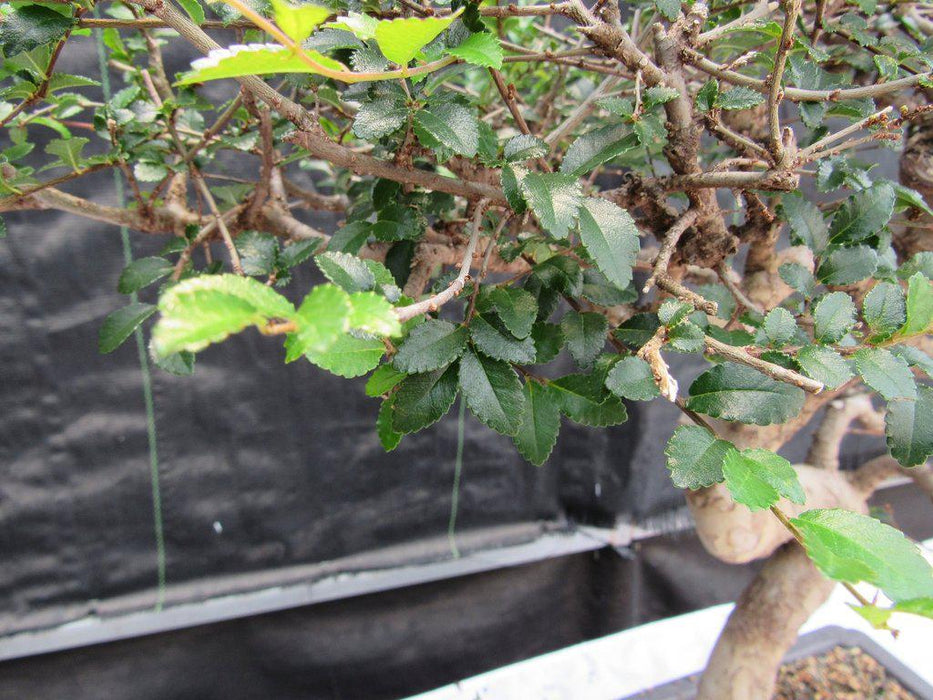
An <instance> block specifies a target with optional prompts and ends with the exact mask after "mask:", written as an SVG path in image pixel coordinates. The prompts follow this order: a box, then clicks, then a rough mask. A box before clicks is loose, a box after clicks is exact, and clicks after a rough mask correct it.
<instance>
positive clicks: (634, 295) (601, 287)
mask: <svg viewBox="0 0 933 700" xmlns="http://www.w3.org/2000/svg"><path fill="white" fill-rule="evenodd" d="M580 294H581V295H582V296H583V298H584V299H586V300H587V301H591V302H593V303H594V304H596V305H597V306H603V307H611V306H619V305H620V304H631V303H632V302H634V301H636V300H637V299H638V290H637V289H635V285H634V284H632V283H629V284H628V286H626V287H625V288H621V287H618V286H617V285H615V284H613V283H612V282H610V281H609V280H608V279H607V278H606V276H605V275H604V274H603V273H602V272H600V271H599V270H597V269H596V268H595V267H588V268H587V269H585V270H584V271H583V287H582V288H581V289H580Z"/></svg>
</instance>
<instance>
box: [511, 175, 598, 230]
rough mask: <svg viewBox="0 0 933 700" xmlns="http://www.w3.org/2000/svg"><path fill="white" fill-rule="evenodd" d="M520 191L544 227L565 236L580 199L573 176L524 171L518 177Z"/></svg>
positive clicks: (574, 216) (571, 224)
mask: <svg viewBox="0 0 933 700" xmlns="http://www.w3.org/2000/svg"><path fill="white" fill-rule="evenodd" d="M521 191H522V193H524V195H525V200H526V201H527V202H528V206H530V207H531V210H532V211H533V212H534V214H535V216H536V217H538V221H540V222H541V225H542V226H543V227H544V228H545V230H546V231H547V232H548V233H550V234H551V235H552V236H554V237H555V238H566V237H567V232H568V231H569V230H570V227H571V226H573V223H574V221H576V219H577V211H578V210H579V209H580V203H581V201H582V200H583V192H582V191H581V189H580V185H579V184H578V183H577V181H576V178H573V177H570V176H567V175H561V174H559V173H543V174H542V173H528V174H527V175H525V177H524V178H523V179H522V181H521Z"/></svg>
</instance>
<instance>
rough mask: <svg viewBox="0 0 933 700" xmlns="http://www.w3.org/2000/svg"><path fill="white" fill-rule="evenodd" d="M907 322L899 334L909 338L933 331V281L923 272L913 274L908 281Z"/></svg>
mask: <svg viewBox="0 0 933 700" xmlns="http://www.w3.org/2000/svg"><path fill="white" fill-rule="evenodd" d="M906 311H907V322H906V323H905V324H904V327H903V328H901V329H900V330H899V331H898V336H900V337H903V338H909V337H910V336H913V335H919V334H921V333H929V332H931V331H933V282H931V281H930V280H928V279H927V278H926V277H925V276H924V274H923V273H922V272H916V273H914V274H913V275H911V277H910V279H909V280H908V281H907V307H906Z"/></svg>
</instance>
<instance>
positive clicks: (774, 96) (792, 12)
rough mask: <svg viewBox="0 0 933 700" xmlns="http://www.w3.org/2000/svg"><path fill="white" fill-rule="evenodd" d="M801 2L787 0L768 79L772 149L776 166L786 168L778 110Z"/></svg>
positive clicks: (769, 125)
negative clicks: (785, 67) (772, 67)
mask: <svg viewBox="0 0 933 700" xmlns="http://www.w3.org/2000/svg"><path fill="white" fill-rule="evenodd" d="M800 4H801V0H785V3H784V27H783V29H782V30H781V38H780V40H779V41H778V46H777V52H776V53H775V55H774V70H773V71H772V72H771V75H770V76H769V77H768V81H767V82H768V86H769V91H768V129H769V131H770V144H769V145H770V147H771V153H772V155H773V156H774V164H775V165H776V166H778V167H779V168H780V167H785V166H786V163H785V161H786V159H787V153H786V152H785V150H784V143H783V139H782V137H781V119H780V115H779V114H778V110H779V109H780V106H781V98H782V96H783V91H782V90H781V80H782V78H783V77H784V66H785V64H786V63H787V52H788V51H790V50H791V48H792V47H793V45H794V27H795V25H796V24H797V15H799V14H800Z"/></svg>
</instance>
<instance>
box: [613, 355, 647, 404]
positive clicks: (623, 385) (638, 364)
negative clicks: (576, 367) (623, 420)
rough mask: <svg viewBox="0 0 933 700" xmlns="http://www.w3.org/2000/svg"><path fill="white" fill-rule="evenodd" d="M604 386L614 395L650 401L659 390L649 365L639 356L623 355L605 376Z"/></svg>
mask: <svg viewBox="0 0 933 700" xmlns="http://www.w3.org/2000/svg"><path fill="white" fill-rule="evenodd" d="M606 388H607V389H609V391H611V392H612V393H613V394H615V395H616V396H621V397H622V398H623V399H631V400H632V401H650V400H651V399H653V398H654V397H656V396H658V395H659V394H660V393H661V392H660V391H659V390H658V385H657V383H656V382H655V381H654V374H652V372H651V366H650V365H649V364H648V363H647V362H645V361H644V360H643V359H641V358H640V357H634V356H632V357H623V358H622V359H621V360H619V361H618V362H616V364H615V365H614V366H613V368H612V369H611V370H610V371H609V374H608V376H607V377H606Z"/></svg>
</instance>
